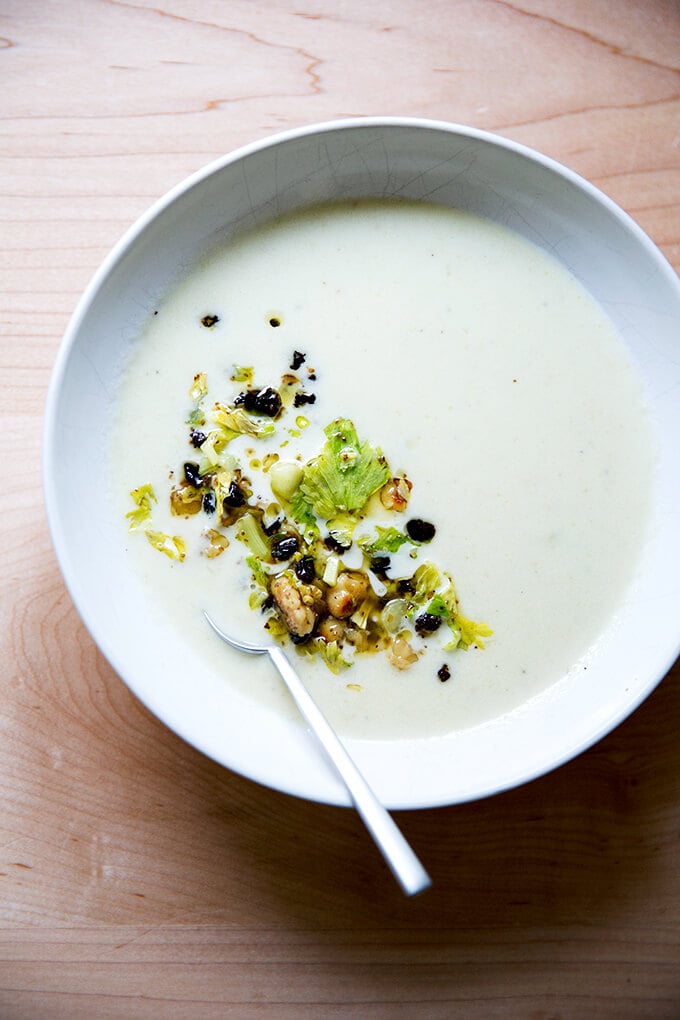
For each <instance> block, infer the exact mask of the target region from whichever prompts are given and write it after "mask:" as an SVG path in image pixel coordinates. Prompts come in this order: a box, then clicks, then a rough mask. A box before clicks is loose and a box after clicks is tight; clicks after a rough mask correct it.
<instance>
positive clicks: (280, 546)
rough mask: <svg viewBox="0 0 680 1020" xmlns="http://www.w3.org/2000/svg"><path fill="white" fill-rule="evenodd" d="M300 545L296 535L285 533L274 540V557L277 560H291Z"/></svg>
mask: <svg viewBox="0 0 680 1020" xmlns="http://www.w3.org/2000/svg"><path fill="white" fill-rule="evenodd" d="M299 546H300V543H299V542H298V540H297V537H296V536H295V535H283V536H282V537H281V538H277V539H276V540H275V541H274V542H272V557H273V559H275V560H277V561H281V560H289V559H290V558H291V556H294V555H295V553H296V552H297V551H298V548H299Z"/></svg>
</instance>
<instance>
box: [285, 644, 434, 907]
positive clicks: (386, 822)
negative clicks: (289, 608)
mask: <svg viewBox="0 0 680 1020" xmlns="http://www.w3.org/2000/svg"><path fill="white" fill-rule="evenodd" d="M267 654H268V655H269V657H270V658H271V660H272V662H273V663H274V665H275V666H276V668H277V670H278V671H279V673H280V674H281V678H282V680H283V682H284V683H285V684H286V686H287V688H288V690H289V691H290V693H291V695H292V696H293V699H294V700H295V703H296V705H297V707H298V708H299V709H300V712H301V713H302V715H303V717H304V718H305V719H306V720H307V722H308V723H309V725H310V726H311V728H312V730H313V731H314V733H315V734H316V736H317V737H318V739H319V742H320V743H321V746H322V747H323V749H324V750H325V752H326V754H327V755H328V757H329V758H330V760H331V762H332V763H333V765H334V766H335V768H336V770H337V771H338V773H339V775H340V777H341V779H342V780H343V782H344V783H345V786H346V787H347V789H348V790H349V794H350V796H351V798H352V801H353V803H354V806H355V807H356V809H357V811H358V812H359V814H360V815H361V818H362V820H363V822H364V825H365V826H366V828H367V829H368V831H369V832H370V834H371V836H372V837H373V839H374V840H375V843H376V845H377V847H378V849H379V850H380V852H381V853H382V855H383V857H384V858H385V861H386V862H387V864H388V865H389V867H390V869H391V871H392V874H393V875H394V877H395V878H396V880H397V881H398V882H399V884H400V885H401V887H402V889H403V890H404V892H405V893H406V895H407V896H413V895H415V893H419V892H422V891H423V890H424V889H427V888H428V886H430V885H431V884H432V882H431V879H430V876H429V875H428V874H427V872H426V871H425V869H424V868H423V866H422V864H421V863H420V861H419V860H418V858H417V857H416V855H415V853H414V852H413V850H412V849H411V847H410V845H409V844H408V843H407V841H406V839H405V838H404V836H403V835H402V833H401V831H400V830H399V828H398V827H397V825H396V823H395V822H394V820H393V818H392V817H391V816H390V815H389V814H388V812H387V810H386V809H385V807H384V806H383V805H382V804H381V803H380V801H379V800H378V799H377V797H376V796H375V794H374V793H373V791H372V790H371V788H370V786H369V785H368V783H367V782H366V780H365V779H364V777H363V776H362V775H361V773H360V772H359V769H358V768H357V767H356V765H355V764H354V762H353V761H352V759H351V758H350V756H349V754H348V753H347V751H346V750H345V748H344V747H343V745H342V743H341V742H340V739H339V738H338V736H337V734H336V732H335V730H334V729H333V728H332V726H331V725H330V723H329V722H328V720H327V719H326V717H325V716H324V714H323V712H322V711H321V709H320V708H319V707H318V705H317V704H316V702H315V701H314V700H313V698H312V697H311V695H310V694H309V693H308V691H307V689H306V688H305V686H304V684H303V683H302V681H301V680H300V678H299V676H298V675H297V673H296V672H295V670H294V669H293V667H292V666H291V664H290V662H289V661H288V659H287V658H286V655H285V652H283V651H282V649H280V648H276V647H273V648H268V649H267Z"/></svg>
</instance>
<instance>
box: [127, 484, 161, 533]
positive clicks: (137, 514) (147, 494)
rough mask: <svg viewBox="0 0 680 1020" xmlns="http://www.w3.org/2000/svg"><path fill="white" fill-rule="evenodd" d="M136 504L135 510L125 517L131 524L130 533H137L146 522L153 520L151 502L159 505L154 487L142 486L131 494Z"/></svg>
mask: <svg viewBox="0 0 680 1020" xmlns="http://www.w3.org/2000/svg"><path fill="white" fill-rule="evenodd" d="M130 495H131V496H132V499H133V500H134V503H135V507H136V509H135V510H130V512H129V513H127V514H125V517H126V518H127V520H129V522H130V531H137V530H138V528H141V526H142V524H143V523H144V522H145V521H148V520H149V519H150V518H151V501H152V500H153V502H154V503H157V502H158V500H157V499H156V493H155V492H154V491H153V485H149V484H147V485H140V486H139V488H138V489H133V490H132V492H131V493H130Z"/></svg>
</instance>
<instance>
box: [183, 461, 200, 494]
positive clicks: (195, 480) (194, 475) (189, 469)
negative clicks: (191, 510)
mask: <svg viewBox="0 0 680 1020" xmlns="http://www.w3.org/2000/svg"><path fill="white" fill-rule="evenodd" d="M184 481H185V482H186V483H187V485H193V486H195V487H196V488H197V489H200V487H201V485H203V479H202V478H201V472H200V471H199V470H198V464H194V463H193V461H187V463H186V464H185V465H184Z"/></svg>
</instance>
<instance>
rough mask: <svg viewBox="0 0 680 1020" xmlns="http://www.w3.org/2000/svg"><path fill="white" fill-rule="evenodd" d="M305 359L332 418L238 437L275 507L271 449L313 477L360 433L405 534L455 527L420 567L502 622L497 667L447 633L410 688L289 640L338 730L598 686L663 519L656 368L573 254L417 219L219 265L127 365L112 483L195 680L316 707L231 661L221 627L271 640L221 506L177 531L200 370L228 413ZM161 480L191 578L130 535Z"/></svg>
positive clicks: (256, 665)
mask: <svg viewBox="0 0 680 1020" xmlns="http://www.w3.org/2000/svg"><path fill="white" fill-rule="evenodd" d="M295 352H298V353H299V354H303V355H304V361H303V362H299V358H298V359H297V361H298V362H299V364H298V365H297V367H296V368H295V370H294V374H296V375H297V377H298V379H299V381H300V387H301V388H303V390H304V392H305V393H307V394H309V395H313V397H314V402H313V403H305V404H304V405H302V406H300V407H299V408H297V409H289V410H288V411H287V412H286V414H284V415H282V416H281V418H280V419H279V420H277V421H275V422H274V425H275V428H274V432H273V434H272V435H270V436H269V437H267V438H264V439H257V440H254V439H253V438H252V437H250V436H242V435H240V436H237V437H236V438H234V439H233V440H232V442H231V443H230V444H229V453H230V454H232V453H233V455H234V456H235V457H236V458H238V460H239V462H240V463H241V464H242V465H243V467H244V472H246V473H247V475H248V479H249V481H250V485H251V488H252V491H253V493H254V496H261V497H262V498H264V499H266V498H267V493H268V491H269V490H268V486H269V479H268V468H267V463H268V455H274V454H276V455H277V456H278V458H279V459H280V460H291V461H293V460H295V458H296V457H299V458H301V459H302V460H304V461H306V460H307V459H308V458H310V457H312V456H314V455H315V454H317V453H318V452H319V450H320V448H321V446H322V445H323V442H324V439H325V437H324V434H323V429H324V427H325V426H326V425H328V423H329V422H331V421H332V420H333V419H336V418H339V417H343V418H348V419H350V420H351V421H352V422H354V424H355V426H356V429H357V431H358V433H359V436H360V438H361V439H362V440H363V439H366V440H367V441H368V442H369V443H370V444H372V445H373V446H376V447H380V449H381V450H382V452H383V453H384V455H385V457H386V458H387V460H388V462H389V465H390V468H391V470H392V472H393V473H404V474H405V475H406V476H407V477H408V479H409V481H410V483H411V484H412V490H411V493H410V500H409V505H408V513H407V515H406V516H407V517H408V518H420V519H423V520H426V521H428V522H432V523H433V524H434V525H435V528H436V534H435V536H434V538H433V539H432V541H431V542H428V543H427V547H426V548H425V547H424V546H423V547H420V546H418V547H415V548H411V549H410V550H409V551H410V553H412V554H413V556H415V557H416V560H417V559H418V558H420V561H423V560H424V559H427V560H430V561H433V562H435V563H436V564H437V565H438V567H439V568H440V569H442V570H444V571H447V572H448V573H449V574H450V575H451V576H452V577H453V579H454V581H455V585H456V589H457V592H458V597H459V599H460V604H461V611H462V612H463V613H464V614H465V615H466V616H468V617H471V618H473V619H474V620H479V621H485V622H486V623H487V624H488V625H489V626H490V627H491V628H492V630H493V636H492V637H491V638H489V639H486V640H485V641H484V645H485V647H484V649H481V648H479V647H471V648H470V649H468V650H466V651H464V650H460V649H459V650H456V651H453V652H452V651H447V650H446V648H445V647H444V645H445V637H444V635H443V634H442V635H439V633H438V635H437V636H436V637H435V636H433V638H432V640H428V641H427V642H425V643H424V645H423V648H422V649H421V650H420V651H421V654H419V655H418V658H417V661H416V662H415V663H414V664H413V665H412V666H411V667H410V668H409V669H407V670H403V671H400V670H397V669H395V668H394V666H393V665H391V663H390V661H389V659H388V657H387V656H386V655H385V654H384V653H376V654H366V655H360V656H357V657H356V658H355V659H354V661H353V664H352V665H351V667H350V668H348V669H343V670H341V671H340V672H339V673H338V674H337V675H336V674H333V673H332V672H331V671H330V670H329V669H328V668H327V667H326V665H325V664H324V663H323V662H322V661H320V660H318V659H312V658H310V657H308V656H300V657H298V655H297V654H296V652H295V650H294V649H293V648H292V647H291V646H290V645H289V646H288V648H289V651H290V654H291V655H292V656H293V658H294V661H295V664H296V666H297V667H298V669H299V671H300V672H301V674H302V676H303V678H304V680H305V682H306V683H307V685H308V686H309V688H310V690H311V691H312V693H313V695H314V696H315V698H316V699H317V700H318V702H319V703H320V705H321V707H322V708H323V710H324V711H325V712H326V714H327V715H328V716H329V718H330V720H331V721H332V723H333V724H334V725H335V726H336V728H337V729H338V730H339V731H340V732H341V733H344V734H346V735H352V736H357V737H367V738H375V737H378V738H395V737H412V736H422V735H435V734H438V733H443V732H448V731H450V730H454V729H457V728H464V727H469V726H473V725H476V724H479V723H482V722H484V721H486V720H488V719H491V718H493V717H495V716H497V715H499V714H502V713H505V712H509V711H512V710H515V709H517V708H519V707H520V706H521V705H522V704H523V703H524V702H526V701H527V699H529V698H531V697H533V696H536V695H540V694H541V692H544V691H545V690H546V689H548V688H549V687H550V685H552V684H553V683H555V682H557V681H558V680H560V679H561V678H565V677H568V676H569V675H570V674H572V673H573V672H574V671H580V670H583V669H587V666H588V661H589V656H590V655H591V654H592V651H593V648H594V647H595V646H596V643H597V640H598V636H599V635H600V634H601V633H602V631H603V629H604V628H605V627H606V626H607V625H608V623H609V622H610V621H611V620H612V618H613V617H614V616H615V614H616V611H617V608H618V607H620V605H621V604H622V601H623V599H624V598H625V594H626V589H627V586H628V585H629V584H630V582H631V580H632V578H633V577H634V573H635V568H636V564H637V562H638V557H639V555H640V552H641V548H642V543H643V540H644V536H645V529H646V525H647V520H648V509H649V495H650V489H651V476H652V460H653V451H652V441H651V429H650V427H649V424H648V421H647V416H646V411H645V408H644V403H643V399H642V394H641V391H640V386H639V383H638V380H637V377H636V374H635V372H634V369H633V367H632V365H631V364H630V362H629V360H628V357H627V352H626V350H625V348H624V347H623V345H622V343H621V341H620V340H619V338H618V337H617V335H616V333H615V332H614V330H613V328H612V326H611V325H610V323H609V321H608V320H607V318H606V317H605V315H604V314H603V313H602V311H601V310H600V309H599V307H598V306H597V305H596V304H595V303H594V301H593V300H592V299H591V298H590V296H589V295H588V294H587V293H586V292H585V290H584V289H583V288H582V287H581V285H580V284H579V283H578V282H577V281H576V280H575V279H574V278H573V277H572V276H571V275H570V274H569V273H568V272H567V271H566V270H565V269H564V268H563V267H562V266H561V265H560V264H559V263H558V262H557V261H556V260H554V259H553V258H552V257H551V256H549V255H547V254H546V253H545V252H543V251H542V250H540V249H538V248H536V247H534V246H532V245H531V244H530V243H528V242H527V241H525V240H524V239H522V238H520V237H518V236H517V235H515V234H514V233H511V232H510V231H508V230H507V229H505V228H503V227H501V226H499V225H497V224H493V223H490V222H487V221H484V220H481V219H479V218H477V217H474V216H472V215H468V214H466V213H463V212H460V211H457V210H452V209H443V208H441V207H437V206H430V205H427V204H424V203H408V202H358V203H342V204H337V205H328V206H322V207H317V208H314V209H311V210H308V211H306V212H304V213H298V214H295V215H291V216H289V217H286V218H283V219H281V220H279V221H276V222H274V223H271V224H268V225H266V226H264V227H262V228H260V229H258V230H257V231H254V232H252V233H250V234H247V235H244V236H242V237H240V238H238V239H237V240H235V241H233V242H232V243H230V244H229V245H227V246H225V247H224V248H223V249H221V250H218V251H215V252H213V253H211V254H210V255H209V256H208V257H206V258H205V260H204V261H203V262H202V263H201V264H199V265H197V266H196V267H195V268H193V269H192V270H191V271H189V272H188V273H187V275H186V277H185V278H184V279H183V280H182V281H181V282H180V283H179V284H178V285H177V286H176V287H174V288H173V289H172V290H171V291H170V292H169V293H168V294H167V295H166V296H165V298H164V299H163V301H162V302H161V303H159V305H158V307H157V309H156V310H155V311H154V314H153V316H152V317H151V318H150V321H149V322H148V325H147V326H146V328H145V329H144V331H143V333H142V334H141V335H140V336H139V338H138V340H137V341H136V342H135V344H134V349H133V350H132V351H131V353H130V356H129V360H128V362H127V363H126V365H125V366H124V368H123V370H122V372H121V378H120V386H119V393H118V398H117V400H118V414H117V425H116V428H115V432H114V435H113V437H112V444H111V450H110V459H111V472H110V477H111V483H112V488H111V498H112V500H113V503H114V507H115V512H116V514H117V517H118V519H119V520H120V527H121V539H122V543H123V544H124V548H125V554H126V555H127V556H129V557H130V558H131V560H132V561H133V562H134V567H135V570H136V572H137V573H138V575H139V577H140V579H142V583H143V584H144V585H146V587H147V591H148V603H149V612H150V613H155V614H161V615H162V616H164V617H165V618H167V620H168V623H169V625H170V626H171V627H173V628H174V629H175V630H176V631H177V632H178V633H180V634H181V635H182V639H183V640H186V641H187V642H189V643H190V644H191V646H192V649H193V651H195V661H196V669H197V670H200V669H210V670H217V671H219V672H220V673H221V674H223V675H224V682H225V683H227V684H233V685H236V686H237V687H238V688H239V689H240V690H241V691H245V692H246V693H247V695H248V696H249V697H252V698H256V699H259V700H261V701H263V702H264V703H265V704H266V705H268V706H270V708H271V710H272V711H277V712H285V713H287V714H290V715H292V714H294V709H293V708H292V707H291V704H290V702H289V700H288V697H287V695H286V694H285V692H284V691H283V690H282V688H281V685H280V682H279V681H278V678H277V677H276V676H275V675H272V667H271V665H270V664H268V663H267V662H265V661H262V660H260V659H257V660H254V659H251V658H247V657H246V658H244V657H240V656H239V655H238V653H236V652H233V651H232V650H230V649H227V648H226V647H225V646H224V645H222V644H221V643H220V642H219V640H218V639H217V638H216V637H215V636H214V635H213V634H212V633H211V632H210V631H209V628H208V627H207V624H206V623H205V621H204V619H203V616H202V609H204V608H205V609H207V610H208V611H209V612H210V613H211V614H212V615H213V616H214V617H215V618H216V619H217V621H218V622H219V623H221V624H222V625H223V626H224V627H225V629H227V630H231V631H232V632H233V633H235V634H239V635H241V636H243V637H245V638H246V639H249V640H254V641H258V640H259V641H262V640H267V633H266V631H264V630H263V629H262V628H263V617H262V613H261V611H260V610H259V609H252V608H251V607H250V605H249V599H250V596H251V594H252V590H253V588H252V573H251V569H250V567H249V566H248V564H247V562H246V559H247V557H248V555H249V549H248V547H247V546H246V545H245V544H244V543H243V542H241V541H238V540H237V539H236V538H235V536H234V535H233V534H229V544H228V547H226V548H225V549H224V551H223V552H221V553H220V554H219V555H216V556H214V557H212V558H210V557H207V556H206V555H205V554H204V553H205V550H206V531H208V530H209V529H210V528H214V522H213V521H212V520H211V519H210V518H209V516H208V515H207V514H206V513H204V512H203V511H201V512H199V513H197V514H194V515H192V516H191V517H189V518H186V519H185V518H184V517H177V516H173V515H172V514H171V513H170V507H169V498H168V494H169V491H170V489H171V487H172V486H173V484H175V482H176V481H177V479H178V478H179V477H180V476H181V473H182V465H183V463H184V462H186V461H187V460H193V459H194V455H195V454H196V450H195V449H192V446H191V443H190V442H189V438H188V437H189V432H190V428H189V426H188V425H187V418H188V416H189V415H190V413H191V410H192V406H193V402H192V397H191V396H190V391H191V390H192V386H193V385H194V380H195V377H196V376H197V375H198V374H200V373H203V374H204V378H205V380H206V382H207V387H208V392H209V395H210V398H211V399H212V400H219V401H223V402H224V403H225V404H228V403H230V402H233V401H234V399H235V397H236V396H237V395H238V393H239V391H240V390H242V389H243V382H242V376H243V370H244V369H245V368H247V369H248V370H251V369H252V373H251V374H250V375H249V378H251V379H253V380H254V381H255V383H256V384H257V385H258V386H262V387H265V386H273V387H276V386H279V385H280V382H281V378H282V376H283V375H284V374H286V373H288V372H290V371H292V370H291V368H290V366H291V365H292V364H295V361H296V358H295ZM194 396H195V394H194ZM272 459H273V457H272V456H270V457H269V460H270V461H271V460H272ZM147 484H150V485H152V486H153V488H154V492H155V494H156V496H157V499H158V502H157V504H153V506H152V518H153V527H154V528H155V529H157V530H158V531H160V532H163V533H167V534H170V535H176V536H180V537H181V539H182V541H183V542H184V543H185V545H186V556H185V558H184V559H183V561H181V562H180V561H178V560H172V559H170V558H169V557H167V556H164V555H162V554H161V553H159V552H158V551H157V550H156V549H154V548H152V546H151V545H150V544H149V542H147V541H145V540H144V536H143V534H142V533H140V531H134V532H130V531H128V524H129V520H127V519H126V516H125V515H126V513H128V512H129V511H130V510H131V509H132V502H131V500H130V495H129V494H130V491H131V490H133V489H136V488H138V487H139V486H143V485H147ZM389 523H394V521H390V522H389ZM399 523H400V524H401V522H399ZM404 523H405V522H404ZM402 526H403V525H402ZM227 533H228V532H227ZM403 554H406V553H403ZM400 555H402V552H400ZM348 556H349V554H348ZM449 636H450V635H449ZM444 665H445V666H446V667H447V669H446V671H445V672H444V673H443V674H442V673H441V669H442V666H444ZM446 673H448V674H449V676H448V678H447V679H446V680H445V682H442V679H441V676H442V675H443V676H446ZM187 682H188V683H190V682H191V678H190V677H188V678H187Z"/></svg>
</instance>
